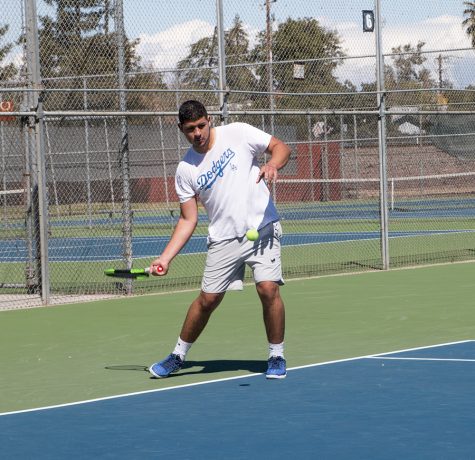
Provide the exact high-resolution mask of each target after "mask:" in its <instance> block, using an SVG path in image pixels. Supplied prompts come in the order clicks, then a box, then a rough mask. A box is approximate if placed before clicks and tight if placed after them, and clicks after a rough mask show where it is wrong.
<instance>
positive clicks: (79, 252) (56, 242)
mask: <svg viewBox="0 0 475 460" xmlns="http://www.w3.org/2000/svg"><path fill="white" fill-rule="evenodd" d="M461 233H472V234H473V233H474V230H419V231H398V232H389V237H390V238H405V237H416V236H427V235H447V234H461ZM380 237H381V233H380V232H378V231H372V232H319V233H291V234H285V235H284V236H283V237H282V246H301V245H303V244H323V243H337V242H341V241H361V240H375V239H378V238H380ZM169 240H170V238H169V237H168V236H144V237H140V236H138V237H133V238H132V253H133V254H134V257H135V258H136V259H137V258H146V257H147V258H154V257H155V256H156V255H157V254H160V253H161V252H162V251H163V249H164V248H165V246H166V245H167V243H168V241H169ZM123 250H124V249H123V239H122V238H121V237H104V238H99V237H89V238H50V239H49V254H48V258H49V260H50V261H51V262H71V261H76V262H80V261H83V262H86V261H89V262H90V261H96V262H100V261H110V260H122V257H123ZM206 250H207V248H206V237H205V236H193V237H192V238H191V239H190V241H189V242H188V243H187V244H186V246H185V247H184V248H183V249H182V251H181V254H196V253H205V252H206ZM27 259H28V248H27V244H26V241H25V240H19V239H16V240H1V241H0V261H1V262H25V261H26V260H27Z"/></svg>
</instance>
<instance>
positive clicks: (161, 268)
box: [145, 265, 163, 274]
mask: <svg viewBox="0 0 475 460" xmlns="http://www.w3.org/2000/svg"><path fill="white" fill-rule="evenodd" d="M156 270H157V272H158V273H161V272H163V267H162V266H161V265H156ZM145 272H146V273H148V274H150V267H147V268H146V269H145Z"/></svg>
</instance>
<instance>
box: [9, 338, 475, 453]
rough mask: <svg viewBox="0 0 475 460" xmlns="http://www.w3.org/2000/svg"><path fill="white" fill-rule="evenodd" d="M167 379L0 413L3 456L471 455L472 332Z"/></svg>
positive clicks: (474, 436) (474, 409) (474, 411)
mask: <svg viewBox="0 0 475 460" xmlns="http://www.w3.org/2000/svg"><path fill="white" fill-rule="evenodd" d="M193 364H194V365H199V363H193ZM202 365H206V363H202ZM188 369H189V368H188ZM181 372H182V373H186V372H187V369H186V368H185V369H184V370H182V371H181ZM137 376H138V378H149V377H148V375H147V374H142V373H137ZM171 378H173V379H179V378H180V374H177V375H175V376H173V377H171ZM174 382H175V383H176V380H174ZM31 384H32V385H34V382H31ZM165 384H166V381H165V380H163V381H162V380H157V390H152V391H147V392H143V393H136V394H130V395H123V396H118V397H111V398H108V399H107V398H106V399H102V400H95V401H86V402H79V403H73V404H71V405H66V406H60V407H51V408H41V409H33V410H31V411H22V412H16V413H7V414H0V415H2V416H0V437H1V448H2V449H1V452H2V458H6V459H30V458H31V459H66V458H68V459H76V458H81V459H85V458H87V459H97V458H111V459H115V458H120V459H122V458H123V459H143V458H160V459H161V458H164V459H165V458H179V459H254V458H256V459H257V458H259V459H283V458H294V459H340V458H341V459H470V458H475V395H474V389H475V341H473V340H470V341H464V342H456V343H450V344H441V345H434V346H429V347H424V348H417V349H409V350H402V351H396V352H391V353H385V354H379V355H371V356H363V357H356V358H352V359H346V360H341V361H334V362H328V363H319V364H315V365H309V366H304V367H300V368H294V369H289V372H288V376H287V378H286V379H285V380H278V381H268V380H266V379H265V378H264V376H263V375H262V374H250V375H249V374H248V375H243V376H242V377H237V378H231V379H224V380H216V381H209V382H203V383H199V384H191V385H187V386H181V387H173V388H164V385H165Z"/></svg>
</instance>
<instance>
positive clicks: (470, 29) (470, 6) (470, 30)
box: [462, 2, 475, 48]
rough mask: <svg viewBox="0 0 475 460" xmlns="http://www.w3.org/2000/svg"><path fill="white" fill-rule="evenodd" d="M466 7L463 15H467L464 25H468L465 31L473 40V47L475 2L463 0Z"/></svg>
mask: <svg viewBox="0 0 475 460" xmlns="http://www.w3.org/2000/svg"><path fill="white" fill-rule="evenodd" d="M463 4H464V5H465V6H466V8H465V9H464V10H463V15H464V16H467V17H466V18H465V19H464V20H463V22H462V26H463V27H466V29H465V32H466V33H467V35H468V36H469V37H471V40H472V47H473V48H475V2H463Z"/></svg>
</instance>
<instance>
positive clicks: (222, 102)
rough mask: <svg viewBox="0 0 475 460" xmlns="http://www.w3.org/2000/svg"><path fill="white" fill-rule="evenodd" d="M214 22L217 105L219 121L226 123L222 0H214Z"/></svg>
mask: <svg viewBox="0 0 475 460" xmlns="http://www.w3.org/2000/svg"><path fill="white" fill-rule="evenodd" d="M216 16H217V17H216V23H217V30H218V64H219V67H218V73H219V107H220V110H221V122H222V123H223V124H227V123H228V97H227V94H226V93H225V91H226V89H227V82H226V51H225V39H224V24H223V0H216Z"/></svg>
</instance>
